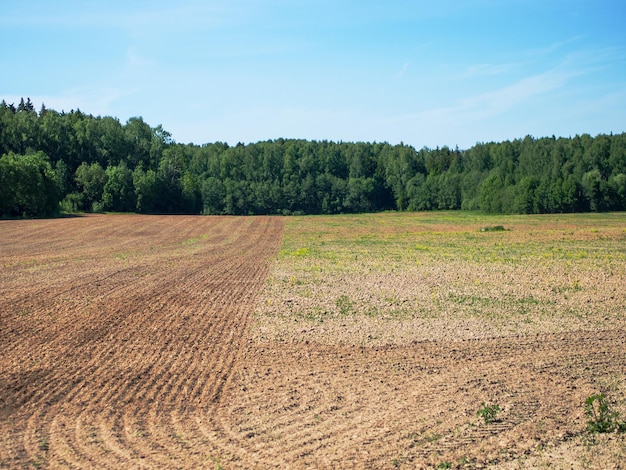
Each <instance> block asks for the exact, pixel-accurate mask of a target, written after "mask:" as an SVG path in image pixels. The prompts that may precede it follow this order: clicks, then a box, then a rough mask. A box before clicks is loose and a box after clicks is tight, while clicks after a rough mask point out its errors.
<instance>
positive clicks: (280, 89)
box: [0, 0, 626, 148]
mask: <svg viewBox="0 0 626 470" xmlns="http://www.w3.org/2000/svg"><path fill="white" fill-rule="evenodd" d="M0 5H1V7H2V9H1V11H2V14H1V15H0V44H2V46H0V64H1V65H2V74H1V75H0V76H1V78H0V99H4V100H6V101H7V102H8V103H11V102H15V104H17V103H18V102H19V99H20V97H22V96H24V97H30V98H31V99H32V101H33V102H34V103H35V106H36V107H37V109H38V108H39V106H40V105H41V102H44V103H45V104H46V106H47V107H48V108H54V109H56V110H57V111H61V110H65V111H69V110H71V109H77V108H80V109H81V110H82V111H84V112H87V113H91V114H94V115H103V116H104V115H110V116H115V117H117V118H119V119H120V121H121V122H122V123H124V122H125V121H126V120H127V119H128V118H129V117H132V116H142V117H143V118H144V120H145V121H146V122H148V123H149V124H150V125H151V126H153V127H154V126H156V125H158V124H162V125H163V127H164V128H165V129H166V130H167V131H169V132H171V133H172V136H173V138H174V139H175V140H176V141H177V142H183V143H190V142H193V143H196V144H202V143H207V142H215V141H221V142H228V143H230V144H236V143H237V142H244V143H249V142H256V141H259V140H267V139H276V138H279V137H284V138H305V139H315V140H323V139H326V140H334V141H339V140H343V141H369V142H372V141H378V142H382V141H386V142H390V143H392V144H395V143H399V142H404V143H407V144H411V145H413V146H415V147H417V148H421V147H424V146H427V147H431V148H434V147H436V146H444V145H447V146H450V147H454V146H457V145H458V146H459V147H460V148H469V147H471V146H472V145H474V144H475V143H476V142H489V141H497V142H499V141H502V140H506V139H515V138H522V137H524V136H526V135H532V136H535V137H543V136H552V135H556V136H564V137H568V136H573V135H575V134H582V133H589V134H591V135H597V134H599V133H610V132H613V133H621V132H625V131H626V28H625V27H624V25H625V24H626V2H624V1H623V0H615V1H608V0H587V1H581V0H540V1H536V0H431V1H422V0H414V1H405V0H380V1H371V0H361V1H356V0H317V1H313V0H291V1H288V0H255V1H252V0H229V1H214V0H207V1H179V2H176V1H174V0H169V1H150V2H148V1H133V0H126V1H118V0H115V1H110V0H107V1H64V0H59V1H54V2H51V1H49V0H46V1H43V0H30V1H23V2H21V1H20V2H17V1H10V0H0Z"/></svg>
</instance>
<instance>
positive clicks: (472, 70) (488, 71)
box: [459, 63, 520, 79]
mask: <svg viewBox="0 0 626 470" xmlns="http://www.w3.org/2000/svg"><path fill="white" fill-rule="evenodd" d="M519 65H520V64H517V63H510V64H474V65H470V66H469V67H467V68H466V69H465V71H464V72H463V73H462V74H461V75H460V77H459V78H461V79H465V78H474V77H484V76H488V75H502V74H504V73H507V72H510V71H511V70H512V69H514V68H516V67H518V66H519Z"/></svg>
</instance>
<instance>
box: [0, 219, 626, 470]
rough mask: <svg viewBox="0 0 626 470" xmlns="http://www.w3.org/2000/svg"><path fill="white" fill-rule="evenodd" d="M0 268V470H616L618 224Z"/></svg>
mask: <svg viewBox="0 0 626 470" xmlns="http://www.w3.org/2000/svg"><path fill="white" fill-rule="evenodd" d="M497 225H501V226H502V228H503V229H504V230H495V231H481V229H482V228H485V227H494V226H497ZM283 229H284V236H283ZM0 268H1V269H2V270H1V271H0V328H1V332H0V335H1V336H0V467H6V468H27V467H31V468H35V467H41V468H94V467H95V468H120V467H126V468H211V469H213V468H216V469H218V468H224V469H228V468H437V467H438V468H483V467H489V466H492V467H497V468H581V469H582V468H598V469H600V468H602V469H604V468H623V467H624V461H626V442H625V440H624V435H623V434H616V433H612V434H602V435H600V434H595V435H594V434H589V433H588V432H586V431H585V427H586V423H587V420H588V418H587V417H586V416H585V414H584V402H585V399H586V398H587V397H589V396H590V395H592V394H595V393H599V392H603V393H605V395H606V397H607V399H608V402H609V404H610V406H611V410H613V411H616V412H619V413H621V415H622V417H624V416H626V398H625V397H626V318H625V317H626V315H625V314H626V294H625V290H626V215H624V214H600V215H598V214H593V215H572V216H534V217H521V216H519V217H518V216H500V217H497V218H496V217H486V216H478V215H475V214H468V213H419V214H396V213H385V214H376V215H362V216H334V217H294V218H287V219H283V218H271V217H266V218H263V217H260V218H235V217H183V216H139V215H92V216H83V217H76V218H68V219H58V220H30V221H0ZM493 405H498V407H499V409H500V411H499V412H498V413H497V416H496V417H495V419H494V420H493V421H492V422H489V423H486V422H485V421H484V420H483V419H482V417H480V416H477V412H478V411H479V410H480V409H481V408H483V409H484V407H485V406H493Z"/></svg>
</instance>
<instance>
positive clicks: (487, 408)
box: [476, 402, 500, 424]
mask: <svg viewBox="0 0 626 470" xmlns="http://www.w3.org/2000/svg"><path fill="white" fill-rule="evenodd" d="M480 406H481V408H480V409H479V410H478V411H477V412H476V415H477V416H480V417H481V418H482V419H483V420H484V421H485V424H489V423H493V422H495V421H497V416H498V413H499V412H500V406H499V405H487V404H485V402H482V403H481V404H480Z"/></svg>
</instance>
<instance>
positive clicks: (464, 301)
mask: <svg viewBox="0 0 626 470" xmlns="http://www.w3.org/2000/svg"><path fill="white" fill-rule="evenodd" d="M485 227H496V228H497V227H502V230H500V229H494V230H488V231H481V229H484V228H485ZM624 246H626V214H623V213H609V214H566V215H563V214H558V215H484V214H479V213H473V212H424V213H396V212H386V213H379V214H358V215H335V216H301V217H290V218H288V219H287V220H286V227H285V236H284V240H283V246H282V248H281V250H280V252H279V255H278V259H277V261H276V264H275V267H274V271H273V273H272V276H271V278H270V280H269V281H268V284H267V287H266V292H265V299H266V301H265V302H263V303H262V306H261V308H260V309H259V310H258V312H257V313H258V318H259V319H260V323H261V324H262V323H263V322H264V321H266V320H268V321H269V322H270V323H271V328H269V327H268V331H269V330H273V333H272V334H273V336H274V337H277V336H284V335H288V336H293V335H294V334H295V331H297V329H298V328H299V325H300V324H301V323H302V322H304V323H306V322H313V323H319V322H320V321H321V320H323V321H324V324H325V325H326V326H329V322H330V323H331V324H332V322H333V321H334V322H336V323H337V326H338V329H339V326H340V325H342V324H346V323H345V322H346V321H349V320H350V319H354V321H355V322H358V323H359V324H360V325H361V326H362V328H361V331H360V333H359V332H358V331H356V329H354V332H353V333H351V332H350V331H348V330H350V328H349V327H348V328H346V327H344V328H343V332H342V335H343V336H342V338H334V339H332V341H333V342H335V340H339V341H340V342H352V343H355V344H362V343H363V342H364V341H365V342H368V341H370V342H371V340H369V339H368V338H379V341H380V342H386V343H389V342H402V341H406V340H408V339H409V338H411V339H420V337H419V332H418V331H417V329H418V327H420V328H422V327H423V326H424V325H423V323H424V322H430V323H431V324H433V325H434V323H436V322H442V321H444V320H445V324H444V325H443V328H444V329H445V328H448V329H451V328H456V327H458V326H459V325H467V324H470V328H469V331H468V332H467V333H465V334H466V335H467V336H468V337H475V336H476V335H478V336H488V335H494V334H497V335H500V334H519V333H532V332H538V331H541V332H550V331H552V332H559V331H566V330H567V329H568V328H571V327H572V326H576V327H579V328H602V327H606V326H607V325H609V324H613V322H614V321H615V320H616V319H618V320H619V319H620V318H622V317H623V315H622V312H623V311H624V309H625V308H626V301H625V300H624V298H623V296H621V295H620V294H619V293H620V292H621V290H622V287H621V286H623V285H624V283H625V282H626V249H625V248H624ZM294 320H295V321H294ZM389 321H393V322H400V323H402V325H403V327H402V328H401V329H400V330H402V331H400V333H398V331H396V334H395V335H394V337H393V338H392V337H391V336H390V335H389V334H387V333H386V331H387V330H390V329H389V328H387V327H384V326H381V322H383V323H384V322H389ZM620 321H621V320H620ZM266 323H267V321H266ZM473 325H475V326H476V328H473ZM396 330H397V329H396ZM440 330H441V328H440ZM332 331H333V329H332V328H330V329H326V332H327V333H328V332H330V333H331V334H332ZM431 333H432V331H430V330H429V334H431ZM416 334H417V337H416ZM329 341H331V340H330V339H329Z"/></svg>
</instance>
